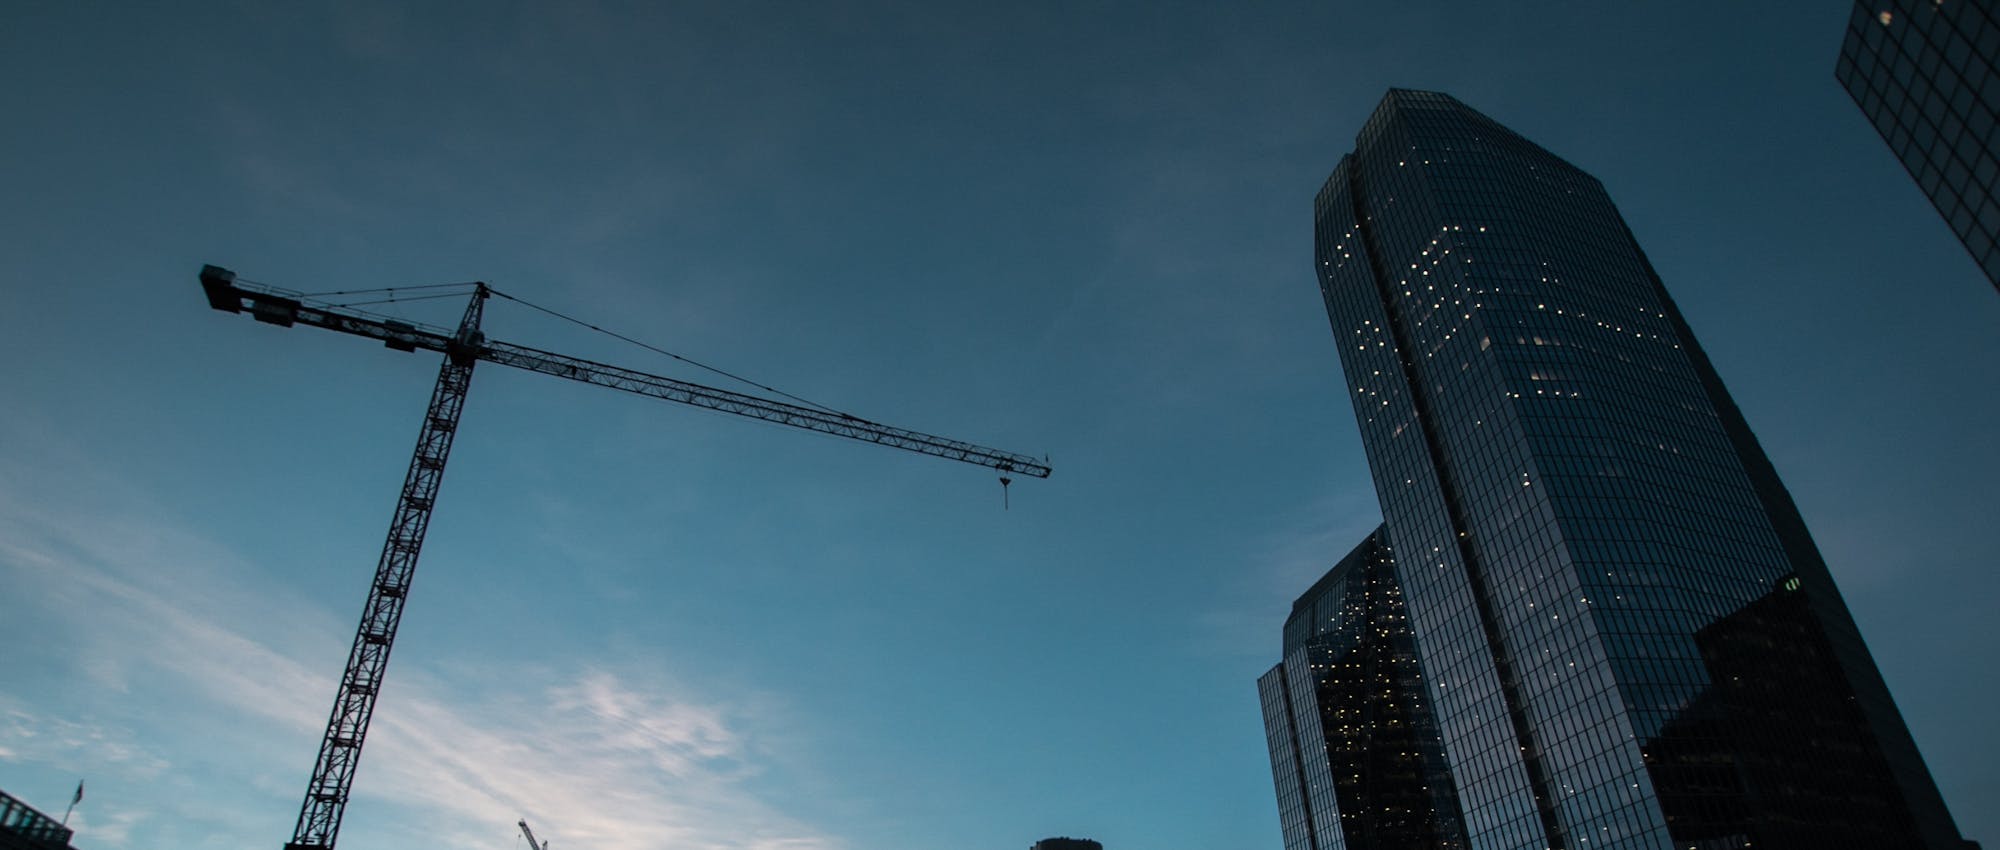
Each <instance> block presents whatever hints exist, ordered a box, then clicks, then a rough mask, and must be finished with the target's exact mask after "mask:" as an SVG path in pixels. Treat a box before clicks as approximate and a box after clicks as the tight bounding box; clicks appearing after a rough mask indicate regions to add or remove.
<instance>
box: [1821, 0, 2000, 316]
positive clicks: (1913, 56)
mask: <svg viewBox="0 0 2000 850" xmlns="http://www.w3.org/2000/svg"><path fill="white" fill-rule="evenodd" d="M1834 76H1836V77H1838V78H1839V79H1840V84H1841V85H1842V86H1845V87H1846V88H1847V93H1848V94H1849V95H1852V96H1853V98H1854V102H1855V104H1857V105H1859V106H1860V107H1861V111H1862V112H1863V113H1864V114H1866V115H1867V116H1868V120H1869V121H1870V122H1872V123H1874V125H1875V131H1876V132H1878V133H1881V134H1882V139H1883V141H1886V142H1888V143H1889V148H1890V149H1891V150H1893V151H1895V152H1896V158H1897V159H1900V160H1902V162H1903V167H1904V168H1906V169H1908V170H1909V172H1910V176H1911V177H1913V178H1915V179H1916V181H1917V185H1918V186H1920V187H1922V188H1923V190H1924V194H1925V195H1928V196H1930V199H1931V203H1932V204H1933V205H1935V206H1936V207H1937V210H1938V213H1939V214H1940V215H1943V216H1944V220H1945V221H1946V222H1947V223H1949V224H1950V225H1951V229H1952V232H1954V233H1957V234H1958V238H1959V241H1961V242H1964V243H1965V247H1966V250H1969V251H1971V252H1972V258H1973V260H1974V261H1976V262H1978V263H1979V267H1980V268H1981V269H1982V270H1984V271H1985V272H1986V276H1987V277H1988V278H1989V279H1991V280H1992V281H1993V285H1994V286H1995V287H1996V288H2000V5H1995V4H1994V3H1992V2H1990V0H1856V2H1855V4H1854V10H1853V13H1852V14H1850V15H1849V16H1848V22H1847V38H1846V40H1845V41H1844V42H1843V43H1842V44H1841V46H1840V60H1839V62H1838V63H1837V64H1836V65H1835V66H1834Z"/></svg>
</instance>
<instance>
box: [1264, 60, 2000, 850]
mask: <svg viewBox="0 0 2000 850" xmlns="http://www.w3.org/2000/svg"><path fill="white" fill-rule="evenodd" d="M1315 244H1316V255H1317V256H1316V261H1315V262H1316V265H1317V267H1318V273H1319V279H1320V284H1321V290H1322V294H1323V295H1324V297H1325V302H1326V307H1327V314H1328V316H1329V318H1330V319H1331V322H1332V326H1333V332H1334V337H1335V340H1336V341H1337V343H1338V348H1339V351H1340V356H1341V363H1342V366H1343V369H1344V371H1345V373H1346V378H1347V385H1348V392H1349V398H1350V399H1351V401H1352V402H1353V404H1354V410H1355V414H1356V417H1357V419H1358V420H1359V424H1360V429H1361V437H1362V443H1363V446H1364V448H1365V450H1366V452H1367V455H1368V463H1369V469H1370V472H1371V475H1372V477H1373V479H1374V482H1375V488H1376V493H1377V496H1378V498H1379V500H1380V503H1381V508H1382V514H1383V518H1384V523H1383V528H1382V529H1381V531H1379V532H1378V534H1377V538H1376V539H1377V540H1378V541H1379V543H1380V545H1382V546H1383V547H1384V548H1385V549H1386V550H1388V552H1391V553H1393V559H1391V558H1388V557H1386V556H1385V557H1383V558H1381V559H1380V561H1381V563H1380V564H1378V565H1377V566H1376V567H1375V568H1374V569H1376V570H1378V571H1379V572H1380V574H1381V575H1383V576H1386V577H1387V578H1388V581H1389V583H1390V584H1393V586H1394V587H1396V588H1397V589H1398V593H1399V594H1400V600H1401V604H1402V606H1403V608H1404V610H1405V611H1406V612H1407V614H1406V616H1407V626H1408V633H1409V640H1410V646H1411V647H1412V648H1413V650H1414V651H1413V652H1412V656H1413V658H1412V663H1411V664H1409V665H1407V666H1405V667H1404V668H1401V669H1402V670H1403V671H1404V672H1400V673H1397V674H1396V675H1394V676H1391V677H1388V679H1389V680H1393V681H1396V682H1401V683H1407V682H1410V681H1417V682H1421V685H1422V688H1421V691H1418V692H1416V693H1415V694H1414V695H1413V696H1406V697H1400V699H1402V700H1403V701H1404V702H1406V703H1407V704H1409V705H1411V706H1412V707H1416V706H1421V708H1422V711H1423V713H1425V714H1427V715H1428V716H1426V717H1422V718H1421V722H1418V721H1416V720H1411V721H1404V722H1407V723H1410V724H1411V727H1410V728H1411V729H1412V730H1414V731H1417V732H1420V733H1421V734H1419V735H1418V736H1417V737H1420V738H1429V740H1417V741H1414V742H1413V743H1414V744H1416V745H1417V746H1416V747H1415V748H1405V749H1403V750H1399V751H1398V752H1418V753H1421V752H1422V750H1423V747H1425V746H1434V747H1435V748H1436V751H1437V752H1438V753H1439V760H1440V763H1441V766H1442V770H1441V771H1440V773H1442V774H1443V776H1445V777H1448V780H1449V781H1448V783H1446V782H1443V781H1440V780H1433V779H1431V778H1430V777H1429V775H1428V773H1429V772H1428V771H1426V780H1425V785H1426V788H1425V789H1424V790H1426V791H1427V792H1428V793H1430V794H1431V797H1430V799H1431V800H1433V801H1436V802H1437V803H1438V804H1439V805H1438V808H1439V811H1438V812H1437V814H1436V817H1435V818H1433V822H1434V823H1435V824H1438V825H1439V827H1440V828H1439V829H1437V830H1436V831H1435V832H1434V833H1433V836H1434V837H1432V838H1428V839H1420V840H1419V842H1418V843H1417V844H1414V845H1412V844H1398V843H1393V842H1387V843H1385V842H1382V841H1377V842H1376V843H1354V842H1351V841H1349V835H1348V834H1346V833H1345V832H1344V831H1343V830H1338V829H1330V828H1329V826H1328V825H1330V824H1333V823H1344V818H1345V817H1346V815H1348V814H1349V812H1348V811H1347V807H1349V805H1350V804H1349V802H1348V801H1347V800H1346V799H1344V798H1342V795H1341V794H1340V791H1339V777H1337V776H1336V777H1335V778H1334V787H1333V788H1331V789H1328V788H1322V787H1318V786H1316V785H1315V784H1314V780H1313V772H1312V770H1311V769H1309V768H1310V761H1311V759H1312V758H1314V757H1316V756H1314V755H1313V754H1312V753H1311V752H1309V750H1310V748H1309V747H1303V746H1302V747H1300V748H1299V749H1298V752H1303V753H1304V756H1303V758H1304V760H1305V762H1306V763H1307V768H1308V769H1305V770H1303V775H1304V777H1305V778H1304V780H1303V781H1302V783H1301V785H1302V786H1303V787H1302V791H1301V792H1300V793H1301V795H1302V797H1303V799H1304V800H1305V807H1309V808H1310V812H1311V818H1310V820H1311V822H1312V824H1313V828H1312V829H1311V830H1304V829H1292V828H1291V826H1292V824H1293V823H1294V821H1296V820H1297V814H1296V813H1294V812H1292V811H1291V810H1289V809H1287V808H1286V807H1287V806H1295V805H1297V804H1295V803H1293V802H1289V801H1287V800H1286V799H1285V798H1284V794H1285V787H1286V783H1285V781H1284V780H1283V779H1282V778H1281V779H1280V781H1279V790H1280V796H1281V799H1280V808H1281V812H1285V814H1284V815H1283V817H1284V818H1285V821H1284V822H1285V823H1286V825H1287V832H1286V840H1287V850H1319V848H1332V847H1390V846H1438V847H1447V846H1452V844H1451V842H1452V841H1453V840H1455V836H1454V834H1453V829H1451V828H1446V827H1447V826H1449V825H1452V824H1456V829H1457V830H1460V831H1462V834H1463V836H1464V841H1465V846H1469V847H1472V848H1477V850H1499V849H1500V848H1505V850H1545V848H1564V850H1601V849H1602V848H1658V849H1659V850H1666V849H1667V848H1675V850H1681V849H1682V848H1696V850H1719V848H1760V850H1761V848H1771V850H1807V848H1811V850H1836V849H1837V848H1856V850H1861V848H1867V850H1887V848H1912V849H1913V850H1914V848H1929V850H1961V848H1962V847H1964V846H1965V845H1964V843H1963V842H1962V840H1961V838H1960V837H1959V835H1958V830H1957V827H1956V826H1955V825H1954V823H1953V822H1952V819H1951V815H1950V814H1949V812H1948V811H1947V810H1946V808H1945V805H1944V802H1943V799H1942V797H1941V796H1940V795H1939V794H1938V792H1937V788H1936V786H1935V784H1934V783H1933V782H1932V780H1931V777H1930V774H1929V771H1928V770H1927V769H1926V768H1925V766H1924V763H1923V759H1922V757H1921V755H1920V754H1919V753H1918V751H1917V748H1916V745H1915V743H1914V742H1913V741H1912V740H1911V738H1910V735H1909V732H1908V730H1907V729H1906V728H1905V727H1904V724H1903V721H1902V718H1901V715H1900V714H1899V713H1898V712H1897V710H1896V706H1895V703H1894V701H1893V700H1892V699H1891V698H1890V696H1889V692H1888V688H1887V686H1886V685H1885V684H1884V683H1883V681H1882V678H1881V676H1880V674H1879V673H1878V671H1877V670H1876V668H1875V664H1874V661H1873V659H1872V658H1871V657H1870V655H1869V653H1868V650H1867V647H1866V646H1865V644H1864V643H1863V642H1862V640H1861V635H1860V633H1859V631H1858V630H1857V629H1856V627H1855V625H1854V622H1853V619H1852V618H1851V617H1850V616H1849V614H1848V611H1847V607H1846V604H1845V603H1844V602H1843V601H1842V600H1841V598H1840V594H1839V592H1838V591H1837V590H1836V589H1835V588H1834V585H1833V579H1832V577H1831V576H1830V575H1829V573H1828V571H1827V568H1826V564H1825V563H1824V562H1823V561H1822V560H1821V557H1820V554H1819V551H1818V549H1817V547H1816V546H1815V545H1814V543H1813V541H1812V538H1811V536H1810V535H1809V534H1808V533H1807V531H1806V528H1805V524H1804V522H1803V521H1802V520H1801V518H1800V516H1799V513H1798V510H1797V508H1796V507H1795V506H1794V505H1793V503H1792V500H1791V497H1790V495H1789V494H1788V493H1787V492H1786V491H1785V488H1784V486H1783V485H1782V484H1781V483H1780V482H1779V480H1778V477H1777V474H1776V472H1775V470H1774V469H1773V468H1772V467H1771V463H1770V461H1769V459H1768V458H1766V457H1765V455H1764V453H1763V450H1762V449H1761V448H1760V447H1759V446H1758V445H1757V440H1756V438H1755V437H1754V436H1753V435H1752V434H1751V432H1750V429H1749V427H1748V425H1747V424H1746V423H1745V422H1744V420H1743V416H1742V414H1741V413H1740V412H1739V411H1738V410H1737V407H1736V405H1735V403H1734V402H1733V401H1731V399H1730V397H1729V394H1728V392H1727V391H1726V390H1725V389H1724V388H1723V386H1722V382H1721V380H1720V378H1718V377H1717V375H1716V373H1715V369H1714V368H1713V367H1712V366H1711V365H1710V364H1709V362H1708V359H1707V357H1706V356H1705V355H1704V354H1703V353H1702V351H1701V348H1700V346H1699V345H1698V344H1697V343H1696V342H1695V339H1694V336H1693V335H1692V334H1691V333H1690V332H1689V330H1688V327H1687V325H1686V323H1685V322H1684V321H1683V320H1682V318H1681V315H1680V312H1679V310H1678V309H1676V307H1675V306H1674V303H1673V300H1672V299H1671V298H1670V297H1669V296H1668V295H1667V292H1666V290H1665V288H1664V287H1663V286H1662V284H1661V282H1660V280H1659V278H1658V277H1657V276H1656V275H1655V273H1654V271H1653V268H1652V266H1651V264H1650V263H1649V262H1648V261H1647V260H1646V256H1645V254H1644V252H1643V251H1641V250H1640V248H1639V246H1638V244H1637V243H1636V242H1635V241H1634V239H1633V237H1632V235H1631V233H1630V232H1629V231H1628V230H1627V229H1626V226H1625V223H1624V221H1623V219H1622V218H1620V216H1619V215H1618V211H1617V209H1616V208H1615V207H1614V206H1613V205H1612V203H1611V199H1610V197H1609V196H1608V195H1607V194H1606V193H1605V191H1604V188H1603V186H1602V185H1601V184H1599V183H1598V182H1597V180H1596V179H1595V178H1592V177H1591V176H1590V175H1588V174H1585V173H1583V172H1582V171H1580V170H1578V169H1577V168H1575V167H1574V166H1572V165H1570V164H1569V163H1567V162H1564V161H1563V160H1562V159H1560V158H1558V157H1556V156H1555V155H1553V154H1550V153H1549V152H1547V151H1545V150H1543V149H1542V148H1540V147H1537V146H1536V145H1534V144H1533V143H1531V142H1529V141H1527V140H1526V139H1524V138H1522V137H1520V136H1519V135H1516V134H1515V133H1513V132H1512V131H1510V130H1508V129H1507V128H1505V127H1503V126H1501V125H1499V124H1498V123H1495V122H1494V121H1492V120H1491V119H1489V118H1487V117H1486V116H1484V115H1481V114H1479V113H1478V112H1476V111H1474V110H1472V109H1471V108H1469V107H1467V106H1465V105H1464V104H1462V103H1460V102H1458V101H1457V100H1455V99H1453V98H1451V97H1449V96H1447V95H1443V94H1437V93H1431V92H1417V91H1405V90H1391V91H1390V93H1389V94H1388V96H1387V97H1385V98H1384V99H1383V101H1382V103H1381V105H1380V106H1379V107H1378V108H1377V109H1376V111H1375V113H1374V115H1373V116H1371V117H1370V118H1369V120H1368V122H1367V124H1366V125H1365V126H1364V127H1363V128H1362V130H1361V133H1360V136H1359V138H1358V140H1357V143H1356V147H1355V151H1354V152H1353V153H1351V154H1349V155H1347V156H1345V157H1343V158H1342V159H1341V161H1340V164H1339V165H1338V166H1337V167H1336V168H1335V169H1334V172H1333V175H1332V177H1331V178H1330V179H1329V180H1328V181H1327V182H1326V184H1325V186H1324V188H1322V190H1321V191H1320V193H1319V195H1318V198H1317V199H1316V201H1315ZM1350 557H1351V556H1350ZM1350 580H1351V579H1350ZM1774 588H1777V590H1774ZM1774 594H1777V595H1774ZM1296 617H1297V613H1296V612H1295V614H1294V618H1295V619H1296ZM1292 628H1293V627H1292V626H1291V625H1289V624H1288V626H1287V634H1286V648H1287V652H1288V658H1287V661H1288V662H1289V661H1290V657H1289V653H1290V652H1291V651H1292V649H1293V639H1294V635H1293V633H1292ZM1395 631H1396V630H1395V629H1380V630H1377V632H1376V633H1375V635H1374V636H1373V637H1374V638H1375V639H1380V640H1391V639H1392V638H1391V637H1390V635H1392V634H1393V633H1394V632H1395ZM1285 666H1286V667H1287V668H1289V666H1290V665H1289V663H1288V664H1287V665H1285ZM1270 679H1271V677H1270V676H1268V675H1267V676H1266V681H1267V682H1268V681H1270ZM1286 684H1287V685H1288V686H1289V687H1291V688H1292V691H1293V693H1292V696H1291V700H1290V702H1289V703H1285V705H1289V706H1291V707H1292V715H1291V720H1292V721H1294V722H1296V721H1297V720H1298V719H1299V716H1300V715H1301V714H1302V713H1304V712H1301V711H1300V710H1299V708H1298V706H1297V703H1298V697H1299V692H1300V691H1301V690H1302V689H1303V688H1302V684H1301V683H1299V682H1297V681H1294V680H1291V679H1289V678H1288V679H1287V681H1286ZM1265 690H1266V699H1265V707H1266V708H1265V710H1266V718H1267V726H1269V725H1274V724H1275V722H1276V721H1274V720H1273V719H1272V712H1273V710H1274V707H1283V706H1274V702H1273V701H1272V700H1271V699H1270V697H1269V690H1270V688H1268V687H1267V688H1265ZM1391 693H1393V690H1391ZM1320 711H1321V716H1322V717H1324V716H1325V708H1324V705H1322V706H1321V709H1320ZM1429 728H1434V729H1435V734H1434V736H1433V735H1431V734H1430V733H1429V732H1428V731H1427V729H1429ZM1301 737H1302V739H1306V738H1308V737H1309V736H1301ZM1325 737H1326V738H1327V739H1328V749H1329V751H1331V750H1335V749H1337V748H1338V744H1336V743H1335V741H1334V740H1333V738H1334V737H1335V736H1332V735H1326V736H1325ZM1298 752H1295V753H1294V754H1293V756H1292V758H1293V759H1294V761H1297V760H1298V759H1300V758H1301V756H1300V755H1299V754H1298ZM1415 758H1417V759H1418V760H1419V761H1420V762H1421V761H1422V758H1423V757H1422V756H1421V755H1419V756H1416V757H1415ZM1282 761H1283V756H1282V754H1281V753H1278V752H1277V749H1276V748H1274V769H1275V770H1276V772H1277V773H1278V774H1279V775H1280V776H1281V777H1282V775H1283V773H1284V771H1285V768H1286V765H1284V764H1282V763H1281V762H1282ZM1291 769H1292V770H1293V772H1294V773H1295V774H1297V773H1300V772H1301V768H1300V766H1298V765H1297V764H1294V765H1293V766H1292V767H1291ZM1399 769H1400V768H1399ZM1328 772H1329V773H1331V764H1329V771H1328ZM1383 775H1392V776H1393V775H1398V774H1397V773H1396V772H1395V771H1394V770H1391V771H1389V772H1388V773H1386V774H1383ZM1403 775H1407V774H1403ZM1363 777H1364V780H1365V779H1366V778H1367V772H1366V771H1363ZM1356 799H1357V800H1358V805H1359V806H1362V807H1367V806H1370V805H1375V802H1374V800H1372V799H1371V798H1370V797H1368V796H1367V795H1362V796H1361V797H1359V798H1356ZM1446 804H1449V805H1446ZM1450 806H1455V811H1450V810H1448V808H1449V807H1450ZM1327 807H1331V808H1333V809H1336V810H1339V814H1338V817H1340V818H1343V820H1340V821H1335V820H1329V819H1328V818H1327V817H1325V816H1324V814H1323V809H1325V808H1327ZM1355 814H1357V815H1359V814H1360V813H1359V812H1356V813H1355ZM1399 840H1400V839H1399ZM1424 841H1429V842H1431V843H1428V844H1425V843H1423V842H1424Z"/></svg>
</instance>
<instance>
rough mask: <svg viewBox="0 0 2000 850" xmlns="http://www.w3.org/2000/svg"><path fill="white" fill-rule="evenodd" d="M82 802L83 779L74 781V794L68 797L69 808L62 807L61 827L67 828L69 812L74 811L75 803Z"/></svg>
mask: <svg viewBox="0 0 2000 850" xmlns="http://www.w3.org/2000/svg"><path fill="white" fill-rule="evenodd" d="M81 802H83V780H81V779H79V780H77V781H76V794H75V796H72V797H70V798H69V808H67V809H63V819H62V825H63V828H65V829H67V828H69V813H70V812H74V811H76V804H78V803H81Z"/></svg>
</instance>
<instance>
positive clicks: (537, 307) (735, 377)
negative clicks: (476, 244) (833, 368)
mask: <svg viewBox="0 0 2000 850" xmlns="http://www.w3.org/2000/svg"><path fill="white" fill-rule="evenodd" d="M486 291H488V292H491V293H493V294H494V295H498V296H500V297H501V298H505V299H507V300H509V301H512V302H514V303H516V304H520V305H522V306H524V307H528V308H531V309H534V310H539V311H541V312H543V313H547V314H549V315H551V316H554V317H556V318H558V319H561V320H563V321H565V322H569V323H571V324H575V325H581V326H583V327H586V328H589V329H591V330H593V331H596V332H598V333H601V334H604V335H605V336H608V337H612V338H614V339H619V340H623V341H625V342H628V343H631V344H633V345H636V346H639V347H640V348H643V349H646V350H647V351H651V352H653V353H655V354H664V355H666V356H668V357H672V358H673V359H675V360H679V361H681V362H682V363H686V364H688V365H690V366H693V367H695V368H698V369H704V370H707V371H709V372H713V373H715V374H717V375H721V376H723V377H725V378H728V379H730V380H732V381H738V382H740V383H744V384H748V385H750V386H753V387H756V388H758V389H760V390H763V391H765V392H768V393H775V394H777V395H781V396H784V397H785V398H788V399H791V400H793V401H796V402H798V403H800V404H803V405H806V406H808V407H816V408H819V409H820V410H823V411H825V412H827V413H831V414H833V415H835V416H839V417H842V418H844V419H851V420H853V421H855V422H863V423H867V424H870V425H874V424H878V423H874V422H869V421H868V420H866V419H863V418H861V417H859V416H855V415H854V414H852V413H848V412H846V411H844V410H835V409H834V408H831V407H828V406H826V405H824V404H820V403H819V402H816V401H813V400H812V399H809V398H801V397H799V396H795V395H792V394H791V393H788V392H785V391H784V390H781V389H778V388H777V387H773V386H770V385H768V384H760V383H757V382H756V381H753V380H750V379H749V378H745V377H743V376H742V375H738V374H735V373H732V372H726V371H723V370H721V369H718V368H716V367H714V366H710V365H708V364H706V363H703V362H701V361H699V360H694V359H692V358H688V357H682V356H680V355H678V354H675V353H673V352H671V351H668V350H666V349H664V348H659V347H657V346H653V345H648V344H646V343H643V342H640V341H639V340H636V339H633V338H631V337H629V336H626V335H624V334H621V333H618V332H616V331H608V330H605V329H604V328H600V327H598V326H596V325H593V324H591V323H589V322H586V321H584V320H582V319H578V318H575V317H572V316H566V315H563V314H562V313H558V312H556V311H554V310H551V309H549V308H547V307H543V306H541V305H540V304H534V303H531V302H528V301H523V300H521V299H519V298H516V297H514V296H512V295H508V294H507V293H505V292H501V291H500V290H498V289H494V288H493V287H491V286H488V287H487V288H486Z"/></svg>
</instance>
